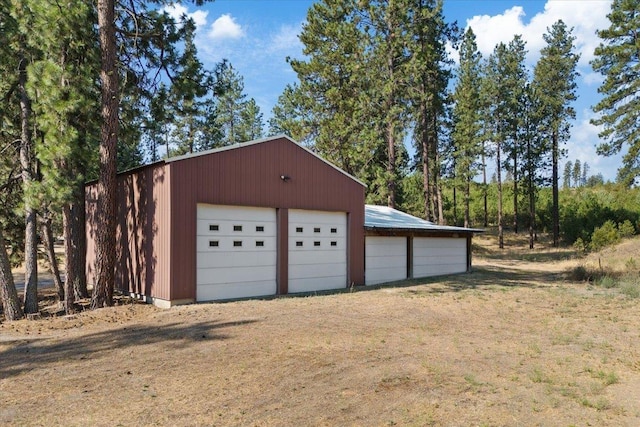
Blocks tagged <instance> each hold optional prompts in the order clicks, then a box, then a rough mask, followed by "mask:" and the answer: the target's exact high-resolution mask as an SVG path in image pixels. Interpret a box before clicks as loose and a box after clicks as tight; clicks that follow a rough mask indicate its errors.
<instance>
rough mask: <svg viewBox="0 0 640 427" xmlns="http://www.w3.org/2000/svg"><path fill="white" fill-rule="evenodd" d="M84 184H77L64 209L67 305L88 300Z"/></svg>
mask: <svg viewBox="0 0 640 427" xmlns="http://www.w3.org/2000/svg"><path fill="white" fill-rule="evenodd" d="M85 216H86V213H85V198H84V184H83V183H81V182H80V183H77V184H76V188H75V189H74V191H73V196H72V199H71V201H70V202H69V203H68V204H67V205H65V206H64V207H63V210H62V223H63V227H64V245H65V246H64V251H65V254H66V261H67V264H66V270H67V283H66V285H67V286H66V290H65V294H66V298H65V300H66V302H67V303H66V304H67V305H68V306H69V307H71V305H69V304H73V303H74V301H75V300H78V299H83V298H87V297H88V296H89V292H88V291H87V273H86V263H87V240H86V239H87V236H86V229H85V226H86V217H85Z"/></svg>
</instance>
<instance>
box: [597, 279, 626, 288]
mask: <svg viewBox="0 0 640 427" xmlns="http://www.w3.org/2000/svg"><path fill="white" fill-rule="evenodd" d="M596 284H597V285H598V286H600V287H603V288H605V289H611V288H617V287H618V286H620V283H619V282H618V280H617V279H616V278H614V277H612V276H602V277H601V278H599V279H598V280H596Z"/></svg>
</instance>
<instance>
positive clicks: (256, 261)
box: [196, 204, 277, 301]
mask: <svg viewBox="0 0 640 427" xmlns="http://www.w3.org/2000/svg"><path fill="white" fill-rule="evenodd" d="M197 217H198V218H197V278H196V283H197V296H196V298H197V300H198V301H211V300H218V299H231V298H245V297H254V296H263V295H275V293H276V253H277V249H276V211H275V209H268V208H253V207H238V206H219V205H204V204H199V205H198V213H197Z"/></svg>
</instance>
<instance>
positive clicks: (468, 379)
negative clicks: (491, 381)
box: [464, 374, 485, 389]
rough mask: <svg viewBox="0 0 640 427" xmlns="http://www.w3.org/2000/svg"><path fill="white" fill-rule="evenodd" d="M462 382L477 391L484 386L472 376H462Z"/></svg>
mask: <svg viewBox="0 0 640 427" xmlns="http://www.w3.org/2000/svg"><path fill="white" fill-rule="evenodd" d="M464 380H465V381H466V382H467V384H469V385H470V386H471V387H472V388H475V389H479V388H481V387H483V386H484V385H485V383H483V382H482V381H478V380H477V379H476V377H475V376H474V375H473V374H466V375H465V376H464Z"/></svg>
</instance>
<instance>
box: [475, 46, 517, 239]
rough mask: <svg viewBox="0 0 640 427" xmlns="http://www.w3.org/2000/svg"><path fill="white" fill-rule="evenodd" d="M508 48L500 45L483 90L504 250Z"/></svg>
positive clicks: (500, 236) (499, 229)
mask: <svg viewBox="0 0 640 427" xmlns="http://www.w3.org/2000/svg"><path fill="white" fill-rule="evenodd" d="M506 68H507V46H506V45H505V44H504V43H499V44H498V45H497V46H496V47H495V49H494V50H493V53H492V54H491V55H490V56H489V59H488V61H487V63H486V68H485V70H486V71H485V73H484V79H483V87H482V90H483V92H484V95H483V97H484V98H485V99H491V100H492V101H491V102H490V103H489V104H488V105H487V107H488V109H487V110H486V111H485V112H484V114H485V120H486V121H487V123H488V125H487V130H488V132H489V134H488V135H486V137H488V140H489V141H492V142H493V144H494V153H495V156H496V171H495V176H496V184H497V188H498V218H497V222H498V245H499V247H500V249H503V248H504V224H503V206H502V203H503V199H502V196H503V194H502V168H503V164H502V160H501V156H502V152H503V149H504V147H503V146H504V143H505V141H506V139H507V137H508V135H509V121H510V119H511V117H510V116H509V113H510V100H511V98H510V96H509V95H510V94H509V92H508V90H507V88H508V86H507V75H508V74H507V72H506V71H505V69H506Z"/></svg>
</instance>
